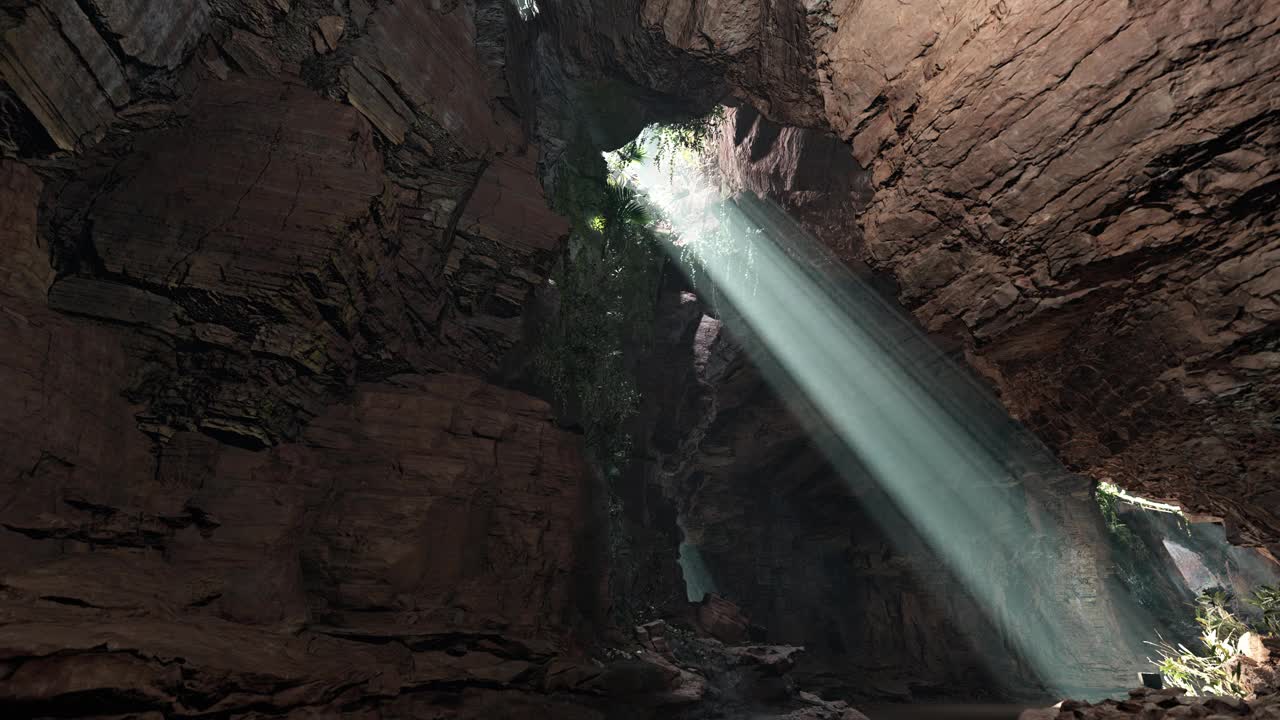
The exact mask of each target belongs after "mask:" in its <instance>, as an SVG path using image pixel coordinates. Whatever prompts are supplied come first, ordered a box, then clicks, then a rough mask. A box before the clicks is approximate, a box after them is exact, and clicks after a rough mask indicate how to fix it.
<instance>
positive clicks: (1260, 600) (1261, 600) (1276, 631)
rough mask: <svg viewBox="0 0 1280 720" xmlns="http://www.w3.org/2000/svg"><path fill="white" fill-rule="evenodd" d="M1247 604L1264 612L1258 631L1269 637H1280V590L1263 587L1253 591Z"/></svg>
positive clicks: (1273, 587)
mask: <svg viewBox="0 0 1280 720" xmlns="http://www.w3.org/2000/svg"><path fill="white" fill-rule="evenodd" d="M1246 602H1248V603H1249V604H1250V605H1253V606H1254V607H1256V608H1258V609H1259V610H1261V611H1262V619H1261V620H1260V621H1259V622H1258V629H1259V630H1260V631H1263V632H1264V633H1265V634H1267V635H1280V588H1277V587H1275V586H1263V587H1260V588H1258V589H1256V590H1254V591H1253V595H1251V596H1250V597H1248V598H1246Z"/></svg>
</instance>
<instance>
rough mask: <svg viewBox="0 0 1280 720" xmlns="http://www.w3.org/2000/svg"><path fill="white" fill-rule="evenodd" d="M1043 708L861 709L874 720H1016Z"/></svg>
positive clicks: (938, 706) (948, 706)
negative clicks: (1024, 711)
mask: <svg viewBox="0 0 1280 720" xmlns="http://www.w3.org/2000/svg"><path fill="white" fill-rule="evenodd" d="M1043 706H1044V704H1043V703H1042V704H1040V705H999V704H983V705H977V704H975V705H959V704H941V703H939V704H915V703H897V704H883V705H858V710H859V711H861V712H862V713H863V714H865V715H866V716H867V717H869V718H871V720H1016V719H1017V717H1018V715H1019V714H1020V713H1021V712H1022V711H1023V710H1027V709H1030V708H1033V707H1043Z"/></svg>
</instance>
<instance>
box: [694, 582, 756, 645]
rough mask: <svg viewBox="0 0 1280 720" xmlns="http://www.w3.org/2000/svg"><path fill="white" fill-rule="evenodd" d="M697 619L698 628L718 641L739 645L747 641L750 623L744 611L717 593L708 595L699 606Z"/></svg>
mask: <svg viewBox="0 0 1280 720" xmlns="http://www.w3.org/2000/svg"><path fill="white" fill-rule="evenodd" d="M697 618H698V626H699V627H701V628H702V630H703V631H704V632H706V633H707V634H708V635H710V636H712V637H714V638H716V639H717V640H720V641H722V642H726V643H738V642H742V641H743V640H746V639H747V631H748V621H747V618H746V616H745V615H743V614H742V610H741V609H740V608H739V607H738V606H737V605H734V604H733V603H731V602H729V601H728V600H725V599H724V598H722V597H720V596H719V595H716V594H715V593H707V596H706V597H704V598H703V599H702V602H701V603H699V604H698V608H697Z"/></svg>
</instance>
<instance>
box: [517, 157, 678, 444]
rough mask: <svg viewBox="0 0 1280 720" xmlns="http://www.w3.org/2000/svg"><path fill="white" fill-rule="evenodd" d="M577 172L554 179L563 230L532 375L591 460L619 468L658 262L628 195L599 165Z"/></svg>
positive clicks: (641, 213) (647, 221)
mask: <svg viewBox="0 0 1280 720" xmlns="http://www.w3.org/2000/svg"><path fill="white" fill-rule="evenodd" d="M597 157H598V156H597ZM584 169H585V170H586V171H587V172H585V173H582V174H578V173H564V174H562V175H561V177H560V179H559V184H558V187H557V205H558V208H559V209H560V211H561V212H563V213H565V214H566V215H568V216H569V217H570V219H571V222H572V229H571V231H570V239H569V245H568V248H567V252H566V253H565V254H564V255H563V256H562V258H561V261H560V263H559V264H558V266H557V268H556V269H555V271H554V272H553V273H552V278H551V279H552V283H553V284H554V285H555V288H556V290H557V293H558V296H559V311H558V313H557V314H556V316H555V317H554V318H553V319H552V320H551V321H550V322H549V323H548V324H547V326H546V327H544V328H543V333H542V336H541V338H540V343H539V345H538V347H537V349H536V354H535V357H534V368H535V370H536V371H537V374H538V376H539V377H540V378H541V380H542V381H543V382H544V383H546V384H547V385H549V386H550V387H551V389H552V391H553V392H554V393H555V395H556V398H557V400H559V401H561V402H563V403H566V404H567V405H571V406H572V407H574V408H576V410H577V411H578V414H579V417H580V420H581V422H582V425H583V428H584V431H585V433H586V438H587V444H588V446H589V447H590V448H591V449H592V451H593V452H595V453H596V454H597V456H598V458H599V459H600V460H601V461H603V462H604V463H605V464H606V465H611V464H621V463H622V462H623V461H624V460H625V458H626V456H627V455H628V452H629V448H630V442H631V441H630V438H629V437H627V435H626V433H625V430H624V426H625V424H626V421H627V420H628V419H629V418H630V417H631V416H632V415H633V414H634V413H635V410H636V408H637V407H638V405H639V402H640V393H639V390H638V388H637V387H636V384H635V381H634V379H633V373H632V370H631V368H630V367H629V366H628V362H629V361H628V356H629V355H630V356H634V355H635V351H638V350H640V349H642V348H643V347H644V345H645V344H646V343H647V341H648V337H647V331H648V328H650V327H651V326H652V322H653V319H652V312H653V301H654V298H655V296H656V293H657V282H658V277H659V274H660V271H661V260H662V253H661V250H660V249H659V247H658V245H657V242H656V241H655V239H654V236H653V232H652V223H653V218H652V215H651V213H650V212H649V210H648V208H647V206H646V205H645V203H644V202H643V200H642V199H641V198H640V197H639V195H637V193H636V192H635V190H634V189H631V188H627V187H623V186H620V185H617V184H613V183H610V182H608V181H606V180H605V175H606V171H605V168H604V167H603V162H601V161H599V160H597V161H596V162H595V163H593V164H586V165H585V168H584Z"/></svg>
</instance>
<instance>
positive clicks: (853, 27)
mask: <svg viewBox="0 0 1280 720" xmlns="http://www.w3.org/2000/svg"><path fill="white" fill-rule="evenodd" d="M675 4H676V3H667V4H666V5H665V7H666V11H665V15H664V17H677V16H679V17H683V15H681V14H680V13H681V12H685V13H692V15H693V16H695V17H697V18H700V19H701V22H702V25H701V26H700V27H704V28H706V30H705V32H706V34H708V35H710V36H711V37H718V36H723V37H735V38H736V37H739V36H742V37H750V34H749V30H750V29H753V28H754V27H755V26H751V28H746V27H738V26H734V27H735V28H736V31H735V30H729V29H725V28H723V27H721V25H722V24H723V22H727V21H725V20H721V19H722V18H726V17H730V16H732V17H757V16H758V15H759V12H763V11H762V10H760V11H753V10H751V9H743V8H741V7H740V4H737V3H733V4H732V5H733V6H734V8H735V9H734V10H732V11H730V10H729V9H728V7H729V5H731V3H711V4H710V5H709V6H707V7H702V6H700V5H699V6H698V7H699V9H698V10H697V11H696V12H694V11H693V10H691V9H690V8H692V7H693V6H694V5H693V4H691V3H684V4H682V5H681V8H684V10H680V11H678V10H676V9H673V8H672V7H671V6H672V5H675ZM748 5H751V6H756V5H759V6H766V5H772V3H748ZM805 7H806V8H807V11H808V14H807V16H806V17H807V22H808V33H807V35H806V37H807V43H808V45H807V47H808V48H809V49H810V50H811V51H812V54H811V55H809V56H808V57H810V58H811V60H812V62H811V63H810V64H809V66H808V67H810V68H811V70H812V72H811V74H810V75H809V77H808V78H807V80H808V82H810V83H811V84H812V87H814V88H816V89H817V91H818V92H819V94H820V95H821V102H820V106H819V108H818V109H817V110H815V108H814V106H813V105H812V104H810V103H805V102H798V103H793V104H785V105H782V104H779V105H774V106H768V107H764V106H761V105H757V106H756V107H755V108H754V109H750V108H742V109H741V110H739V111H738V113H737V116H736V118H734V119H731V122H730V127H728V128H726V130H725V133H724V138H725V139H724V144H723V145H722V148H723V149H722V152H721V161H720V162H721V165H722V166H723V167H725V168H726V174H727V175H728V176H729V177H730V178H732V179H733V180H734V181H735V182H736V183H737V187H741V188H746V189H751V190H755V191H757V192H761V193H762V194H765V195H767V196H770V197H773V198H775V199H777V200H778V201H779V202H782V203H783V204H785V205H788V206H791V207H796V206H798V204H799V201H800V200H801V198H798V197H796V192H797V190H800V189H803V188H801V187H799V186H797V185H796V179H797V178H803V177H806V176H808V177H809V178H810V182H811V183H814V184H815V186H820V185H822V184H824V183H826V184H829V186H830V187H831V188H833V193H834V194H837V195H839V197H837V198H833V197H830V196H828V197H826V198H822V199H821V205H820V207H821V210H822V212H819V213H815V214H814V216H812V217H806V216H805V215H804V214H803V213H800V215H801V217H802V218H804V219H805V220H806V222H808V223H809V224H810V226H811V228H812V229H813V230H814V231H815V232H817V233H818V234H819V235H820V236H822V237H824V239H825V240H826V241H827V243H828V244H829V245H831V246H832V247H833V248H835V249H837V250H838V251H839V252H840V253H841V254H842V255H844V256H845V257H846V258H847V259H849V260H850V261H851V262H859V263H860V262H865V263H867V264H868V265H870V266H871V267H872V268H874V269H875V270H877V271H879V272H880V273H882V274H884V275H886V276H888V277H890V278H892V279H893V280H895V281H896V282H897V284H898V288H899V290H898V297H899V298H900V299H901V300H902V302H903V303H904V304H905V305H906V306H907V307H908V308H910V309H911V310H912V311H913V312H914V313H915V315H916V316H917V317H918V318H919V319H920V321H921V323H922V324H923V325H924V326H925V327H926V328H927V329H928V330H930V331H931V332H933V333H935V334H936V335H937V337H939V338H940V339H941V340H942V341H943V342H944V343H948V344H952V345H954V346H956V347H959V348H962V349H963V350H964V351H965V352H966V353H967V355H968V359H969V362H970V364H971V365H972V366H973V367H974V368H975V369H977V370H978V371H980V372H981V373H983V374H984V375H985V376H986V377H987V378H988V380H989V381H990V382H991V383H992V384H993V385H995V386H996V387H997V388H998V389H999V391H1000V392H1001V395H1002V399H1003V401H1004V404H1005V405H1006V407H1007V408H1009V410H1010V411H1011V412H1012V413H1013V414H1014V415H1015V416H1016V417H1017V418H1019V419H1020V420H1022V421H1023V422H1025V423H1026V424H1027V425H1028V426H1029V427H1031V428H1032V429H1033V430H1034V431H1035V432H1036V433H1037V434H1038V435H1039V436H1040V437H1041V438H1042V439H1044V440H1045V441H1046V442H1047V443H1049V444H1050V445H1051V446H1052V447H1053V448H1054V449H1055V450H1056V451H1057V453H1058V455H1059V457H1060V458H1061V459H1062V460H1064V461H1065V462H1066V463H1067V464H1068V465H1069V466H1070V467H1072V468H1073V469H1076V470H1079V471H1084V472H1086V473H1088V474H1090V475H1092V476H1094V477H1096V478H1100V479H1106V478H1109V479H1111V480H1113V481H1115V482H1118V483H1120V484H1121V485H1123V486H1126V487H1129V488H1131V489H1132V490H1134V491H1137V492H1142V493H1145V494H1147V495H1150V496H1154V497H1160V498H1166V499H1171V500H1176V501H1178V502H1181V503H1183V504H1185V505H1186V506H1187V507H1188V508H1189V509H1192V510H1194V511H1195V512H1198V513H1202V514H1206V515H1213V516H1217V517H1219V518H1222V519H1223V520H1224V521H1225V522H1226V523H1227V525H1228V528H1229V530H1230V532H1231V534H1232V537H1233V538H1234V539H1236V540H1237V541H1240V542H1245V543H1248V544H1252V545H1256V546H1261V547H1265V548H1270V549H1271V550H1273V551H1274V550H1276V549H1277V546H1276V545H1275V543H1276V538H1277V536H1278V535H1277V530H1280V522H1278V521H1280V518H1278V517H1277V515H1276V508H1277V507H1280V505H1278V504H1277V497H1276V495H1275V493H1276V490H1275V488H1274V487H1273V485H1274V480H1275V479H1276V477H1277V476H1278V473H1280V470H1278V468H1277V464H1276V463H1277V462H1278V456H1277V454H1276V453H1277V448H1280V444H1278V443H1276V442H1275V435H1276V425H1275V413H1276V408H1277V402H1278V399H1277V397H1276V388H1277V387H1280V383H1278V382H1277V375H1276V372H1277V368H1276V364H1275V362H1274V355H1275V347H1274V344H1275V333H1274V330H1275V328H1276V326H1277V325H1276V322H1277V319H1276V303H1277V288H1276V286H1275V278H1276V277H1277V273H1280V270H1278V269H1277V263H1276V252H1277V242H1280V240H1278V238H1280V233H1278V232H1277V216H1276V212H1275V207H1276V187H1277V185H1276V178H1277V175H1276V167H1275V163H1274V162H1273V160H1272V159H1271V158H1273V156H1274V155H1275V151H1276V146H1277V142H1278V141H1280V135H1278V134H1277V133H1278V132H1280V131H1278V130H1277V127H1278V125H1277V116H1276V108H1275V102H1274V97H1275V86H1276V82H1277V79H1278V78H1280V55H1277V53H1276V52H1275V51H1274V48H1275V46H1276V44H1277V32H1280V17H1278V16H1277V12H1280V9H1278V8H1277V7H1276V5H1275V3H1270V2H1263V1H1253V2H1250V1H1244V0H1242V1H1240V2H1222V3H1218V2H1213V3H1210V2H1197V3H1190V4H1188V3H1185V2H1152V3H1129V2H1123V1H1119V0H1117V1H1115V2H1111V1H1105V0H1100V1H1098V2H1086V3H1075V4H1058V5H1052V6H1048V7H1046V6H1044V5H1043V4H1042V3H1036V2H1018V1H1014V0H1000V1H999V2H985V1H984V2H945V3H918V2H909V3H882V2H841V1H839V0H836V1H831V2H826V1H824V2H813V3H806V4H805ZM753 12H754V13H755V15H753ZM712 20H715V21H716V22H712ZM717 23H720V24H717ZM688 24H689V25H690V26H695V25H694V23H693V21H692V20H691V21H689V23H688ZM660 26H661V27H665V25H661V24H660V23H658V22H656V21H655V24H654V27H655V28H656V27H660ZM712 30H715V32H712ZM670 37H671V38H672V39H673V41H675V42H676V43H677V44H679V45H680V46H681V47H687V48H689V49H690V50H691V51H697V50H698V48H697V42H698V41H697V40H695V39H694V38H693V35H690V34H687V33H686V34H685V35H682V36H674V35H673V36H670ZM703 37H705V35H704V36H703ZM758 47H759V48H760V49H759V50H758V52H759V53H764V52H766V51H765V50H764V49H763V46H758ZM797 47H801V48H803V47H806V46H805V45H803V44H799V45H797ZM738 55H742V56H744V57H745V56H746V55H749V54H744V53H743V52H742V51H741V50H736V51H735V53H728V54H726V55H723V56H719V57H718V58H717V62H723V63H728V64H730V65H733V63H734V62H735V60H734V57H736V56H738ZM792 70H793V68H790V67H788V68H787V69H785V70H784V69H779V70H778V71H776V72H774V73H773V74H772V76H771V77H772V79H773V80H775V81H776V82H778V83H784V84H788V85H790V84H793V83H794V82H798V81H797V80H796V78H795V77H794V76H793V75H791V74H789V73H791V72H792ZM733 77H734V75H733V74H732V73H730V78H731V79H732V78H733ZM731 82H733V81H732V80H731ZM735 87H736V88H737V91H736V95H737V96H738V97H739V98H741V99H742V100H744V101H746V102H748V103H749V102H750V101H751V97H752V93H753V88H754V86H753V85H750V84H743V85H742V86H741V87H738V86H737V85H735ZM756 110H761V111H763V112H764V113H765V115H767V116H768V119H767V120H761V119H758V118H756ZM815 113H816V115H815ZM815 117H816V119H815ZM770 121H772V122H770ZM788 126H799V127H804V128H811V129H813V130H818V131H822V132H810V131H805V130H797V129H794V128H792V127H788ZM806 132H808V133H809V135H810V137H807V138H805V136H804V134H805V133H806ZM824 132H825V133H830V134H831V135H833V136H834V137H835V138H838V139H840V140H843V141H845V142H847V143H848V147H850V148H851V155H852V162H853V163H855V164H856V165H857V166H858V169H854V170H850V169H849V168H848V166H849V164H850V159H849V158H848V156H845V158H844V159H842V160H840V164H839V165H838V166H835V165H833V166H831V167H830V168H825V167H819V168H816V169H815V167H814V165H813V164H812V162H811V161H810V160H809V159H808V158H809V157H810V156H812V155H814V152H813V151H811V150H809V149H807V148H808V147H812V148H814V150H816V149H817V148H828V147H831V140H830V139H827V138H826V137H825V136H824V135H823V133H824ZM802 138H804V139H803V143H801V142H799V140H801V139H802ZM818 171H820V172H821V173H824V174H825V179H824V177H823V176H821V175H819V176H817V177H815V176H814V173H815V172H818Z"/></svg>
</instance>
